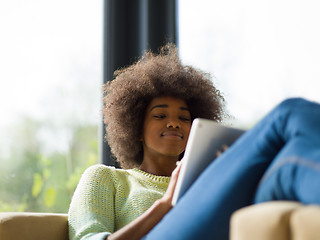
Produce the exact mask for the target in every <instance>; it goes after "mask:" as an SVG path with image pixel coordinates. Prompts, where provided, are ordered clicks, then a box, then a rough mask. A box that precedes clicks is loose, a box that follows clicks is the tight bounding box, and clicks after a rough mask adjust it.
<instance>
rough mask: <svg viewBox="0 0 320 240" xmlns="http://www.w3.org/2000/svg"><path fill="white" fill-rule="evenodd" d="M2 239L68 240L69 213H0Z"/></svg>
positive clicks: (0, 235)
mask: <svg viewBox="0 0 320 240" xmlns="http://www.w3.org/2000/svg"><path fill="white" fill-rule="evenodd" d="M0 239H1V240H14V239H23V240H37V239H39V240H40V239H42V240H43V239H46V240H60V239H61V240H68V217H67V214H52V213H20V212H17V213H10V212H6V213H0Z"/></svg>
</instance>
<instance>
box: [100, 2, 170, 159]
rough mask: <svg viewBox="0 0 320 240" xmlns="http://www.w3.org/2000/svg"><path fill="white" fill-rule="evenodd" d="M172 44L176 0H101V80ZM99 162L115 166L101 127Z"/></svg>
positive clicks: (103, 128) (109, 78) (109, 77)
mask: <svg viewBox="0 0 320 240" xmlns="http://www.w3.org/2000/svg"><path fill="white" fill-rule="evenodd" d="M166 42H174V43H176V0H104V50H103V51H104V54H103V82H104V83H106V82H107V81H112V79H113V73H114V71H115V70H117V69H119V68H121V67H124V66H128V65H130V64H132V63H133V62H134V61H135V60H136V59H137V58H138V57H140V56H141V55H142V54H143V52H144V51H145V50H147V49H152V50H153V51H156V50H157V49H158V48H159V47H160V46H162V45H164V44H165V43H166ZM100 132H101V135H102V136H101V137H100V138H101V142H102V143H101V144H100V146H101V149H100V157H101V162H102V163H104V164H106V165H115V163H114V161H113V159H112V158H111V154H110V148H109V146H108V144H107V143H106V142H105V141H104V135H105V127H104V126H103V127H101V130H100Z"/></svg>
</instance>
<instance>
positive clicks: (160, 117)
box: [153, 115, 166, 119]
mask: <svg viewBox="0 0 320 240" xmlns="http://www.w3.org/2000/svg"><path fill="white" fill-rule="evenodd" d="M153 117H154V118H158V119H162V118H165V117H166V116H165V115H154V116H153Z"/></svg>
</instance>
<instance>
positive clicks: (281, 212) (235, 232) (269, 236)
mask: <svg viewBox="0 0 320 240" xmlns="http://www.w3.org/2000/svg"><path fill="white" fill-rule="evenodd" d="M301 206H302V205H301V204H300V203H297V202H289V201H277V202H275V201H273V202H266V203H260V204H256V205H252V206H249V207H245V208H242V209H240V210H238V211H236V212H235V213H234V214H233V215H232V217H231V222H230V239H231V240H257V239H259V240H284V239H290V235H291V233H290V227H289V219H290V215H291V213H292V212H293V211H294V210H296V209H298V208H300V207H301Z"/></svg>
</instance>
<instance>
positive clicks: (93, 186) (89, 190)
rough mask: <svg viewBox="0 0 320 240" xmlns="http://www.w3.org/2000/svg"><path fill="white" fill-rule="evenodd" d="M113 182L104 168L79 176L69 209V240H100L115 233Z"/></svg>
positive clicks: (88, 170) (109, 170) (111, 176)
mask: <svg viewBox="0 0 320 240" xmlns="http://www.w3.org/2000/svg"><path fill="white" fill-rule="evenodd" d="M115 188H116V187H115V181H114V177H113V172H112V169H111V168H109V167H106V166H104V165H95V166H92V167H90V168H88V169H87V170H86V171H85V172H84V174H83V175H82V177H81V179H80V182H79V184H78V186H77V189H76V191H75V193H74V195H73V198H72V201H71V204H70V208H69V217H68V223H69V238H70V240H85V239H86V240H98V239H99V240H100V239H105V237H106V236H108V235H110V234H111V233H112V232H114V225H115V223H114V222H115V220H114V216H115V214H114V195H115Z"/></svg>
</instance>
